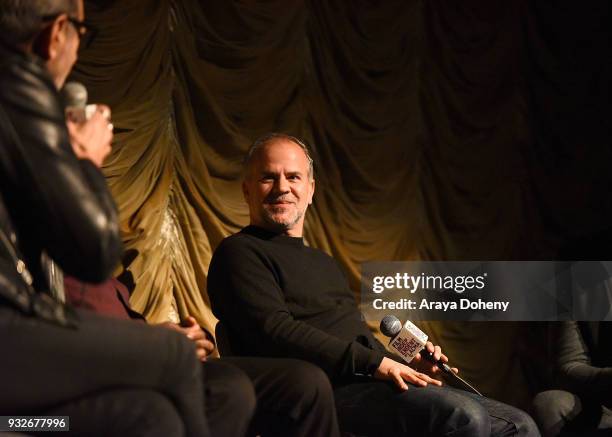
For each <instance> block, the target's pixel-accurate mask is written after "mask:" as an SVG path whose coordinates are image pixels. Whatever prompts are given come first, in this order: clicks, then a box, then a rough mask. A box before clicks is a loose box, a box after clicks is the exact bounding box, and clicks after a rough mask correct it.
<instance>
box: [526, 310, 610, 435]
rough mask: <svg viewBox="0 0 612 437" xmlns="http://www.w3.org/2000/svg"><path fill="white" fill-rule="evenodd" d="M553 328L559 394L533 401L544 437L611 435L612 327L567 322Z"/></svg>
mask: <svg viewBox="0 0 612 437" xmlns="http://www.w3.org/2000/svg"><path fill="white" fill-rule="evenodd" d="M549 329H550V333H551V334H552V335H550V340H549V341H550V343H551V346H552V347H553V352H554V356H553V365H554V368H553V374H554V381H555V386H556V389H554V390H548V391H544V392H541V393H539V394H538V395H537V396H536V397H535V399H534V402H533V410H534V418H535V420H536V422H537V423H538V425H539V427H540V429H541V430H542V435H544V437H554V436H568V437H569V436H576V437H578V436H580V437H588V436H601V435H612V411H611V410H610V408H611V407H612V326H611V325H610V323H607V322H573V321H568V322H559V323H555V324H553V325H551V326H550V327H549ZM605 430H607V431H605ZM606 433H607V434H606Z"/></svg>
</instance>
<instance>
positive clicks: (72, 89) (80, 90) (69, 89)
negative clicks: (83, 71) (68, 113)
mask: <svg viewBox="0 0 612 437" xmlns="http://www.w3.org/2000/svg"><path fill="white" fill-rule="evenodd" d="M62 98H63V99H64V105H65V106H66V107H68V108H69V107H75V108H84V107H85V106H86V105H87V88H85V85H83V84H82V83H80V82H68V83H66V84H65V85H64V88H62Z"/></svg>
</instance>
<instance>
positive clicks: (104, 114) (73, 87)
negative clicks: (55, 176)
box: [62, 82, 113, 168]
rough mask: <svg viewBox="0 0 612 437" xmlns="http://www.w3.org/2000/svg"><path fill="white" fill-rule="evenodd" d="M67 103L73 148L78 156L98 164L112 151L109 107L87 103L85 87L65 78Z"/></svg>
mask: <svg viewBox="0 0 612 437" xmlns="http://www.w3.org/2000/svg"><path fill="white" fill-rule="evenodd" d="M62 95H63V97H64V103H65V105H66V125H67V127H68V133H69V134H70V142H71V144H72V149H73V150H74V153H75V154H76V156H77V157H78V158H79V159H89V160H90V161H91V162H93V163H94V164H95V165H96V166H97V167H98V168H99V167H101V166H102V163H103V162H104V159H105V158H106V157H107V156H108V154H109V153H110V152H111V142H112V140H113V124H112V123H111V122H110V120H111V118H110V117H111V111H110V108H109V107H108V106H106V105H100V104H98V105H91V104H90V105H88V104H87V90H86V89H85V87H84V86H83V85H82V84H80V83H78V82H68V83H67V84H66V85H65V86H64V88H63V89H62Z"/></svg>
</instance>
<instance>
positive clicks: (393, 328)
mask: <svg viewBox="0 0 612 437" xmlns="http://www.w3.org/2000/svg"><path fill="white" fill-rule="evenodd" d="M380 332H382V333H383V335H385V336H386V337H390V338H391V340H389V345H388V347H389V349H391V351H392V352H395V353H396V354H397V355H399V356H400V357H402V359H403V360H404V361H406V362H407V363H409V364H410V362H411V361H412V360H413V359H414V357H415V356H416V354H417V353H420V354H421V356H423V357H424V358H425V359H426V360H427V361H429V362H430V363H432V364H435V365H436V366H438V367H439V368H440V369H441V370H442V371H443V372H444V373H446V374H447V375H452V376H453V377H454V378H457V379H458V380H459V381H461V382H462V383H463V384H464V385H465V386H466V387H468V388H469V389H470V390H471V391H473V392H474V393H476V394H478V395H480V396H482V394H481V393H480V392H479V391H478V390H476V389H475V388H474V387H472V385H471V384H469V383H468V382H467V381H466V380H464V379H463V378H461V377H460V376H459V375H457V374H456V373H455V372H453V370H452V369H451V368H450V366H449V365H448V364H446V363H445V362H443V361H442V360H441V359H439V360H436V358H435V357H434V355H433V354H432V353H431V352H429V351H428V350H427V348H425V344H426V343H427V334H425V333H424V332H423V331H421V330H420V329H419V328H418V327H417V326H416V325H415V324H414V323H412V322H411V321H410V320H406V323H404V325H403V326H402V322H400V320H399V319H398V318H397V317H395V316H390V315H389V316H385V317H383V319H382V320H381V321H380Z"/></svg>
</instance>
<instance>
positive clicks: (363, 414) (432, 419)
mask: <svg viewBox="0 0 612 437" xmlns="http://www.w3.org/2000/svg"><path fill="white" fill-rule="evenodd" d="M334 393H335V396H336V408H337V410H338V417H339V421H340V428H341V429H342V430H343V431H346V432H350V433H352V434H355V435H358V436H368V437H372V436H385V437H390V436H406V437H407V436H410V437H412V436H436V437H438V436H440V437H441V436H453V437H459V436H461V437H463V436H465V437H480V436H487V437H488V436H499V437H501V436H535V437H537V436H539V435H540V433H539V432H538V429H537V427H536V425H535V423H534V422H533V419H532V418H531V417H530V416H529V415H528V414H527V413H525V412H523V411H521V410H519V409H517V408H514V407H511V406H510V405H506V404H503V403H501V402H497V401H494V400H492V399H489V398H486V397H481V396H478V395H473V394H471V393H468V392H465V391H462V390H457V389H454V388H451V387H447V386H444V387H436V386H433V385H429V386H427V387H414V386H410V388H409V389H408V390H407V391H405V392H402V391H400V390H399V389H397V388H396V387H395V386H394V385H393V384H392V383H390V382H384V381H368V382H362V383H361V382H360V383H352V384H347V385H342V386H339V387H337V388H336V389H335V390H334Z"/></svg>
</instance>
